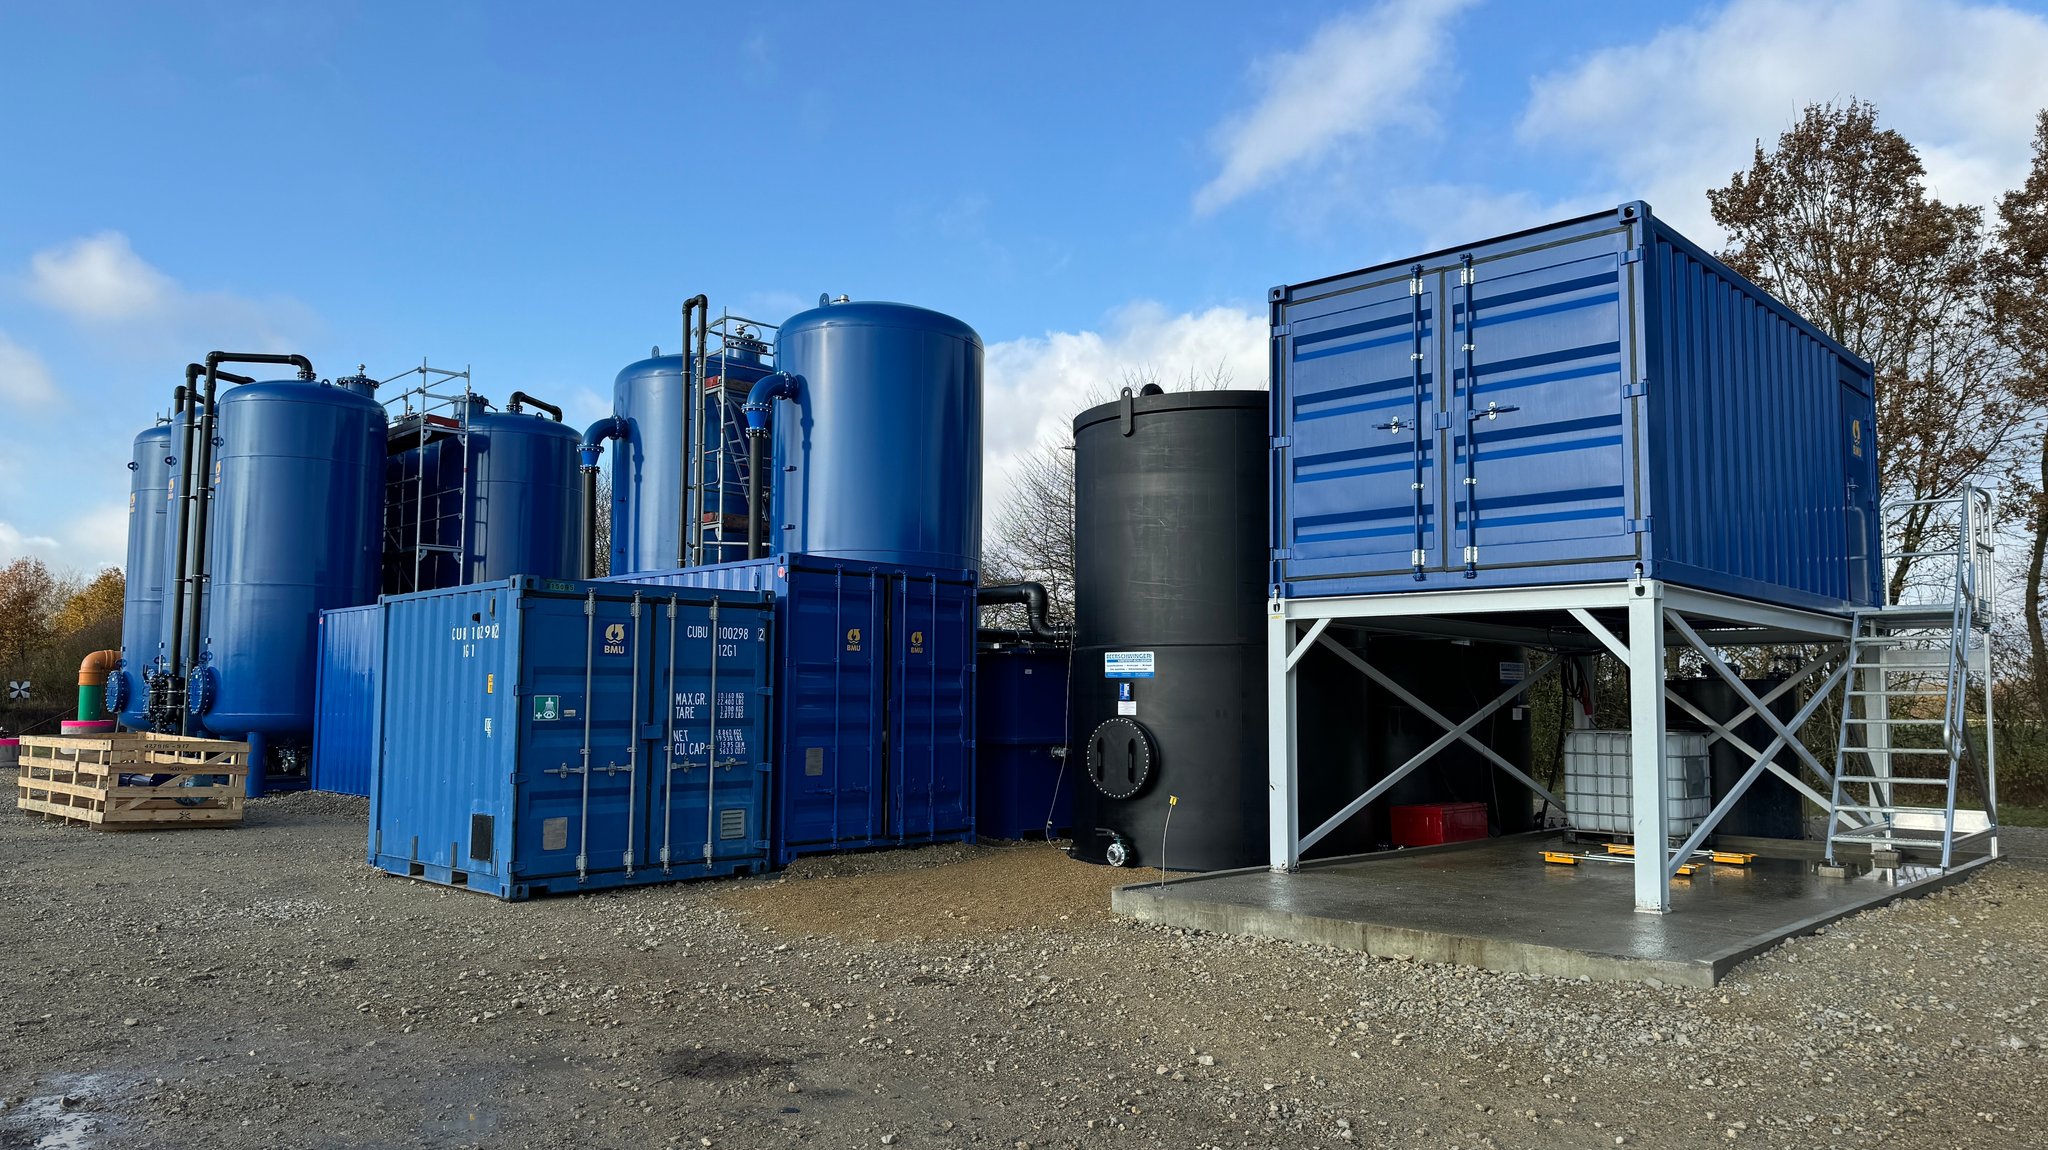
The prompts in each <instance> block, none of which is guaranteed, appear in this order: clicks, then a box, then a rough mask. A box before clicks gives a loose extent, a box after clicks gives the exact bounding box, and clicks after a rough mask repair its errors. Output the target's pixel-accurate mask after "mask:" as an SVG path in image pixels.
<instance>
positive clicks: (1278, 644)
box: [1266, 604, 1301, 871]
mask: <svg viewBox="0 0 2048 1150" xmlns="http://www.w3.org/2000/svg"><path fill="white" fill-rule="evenodd" d="M1277 608H1278V604H1275V610H1273V611H1271V612H1269V613H1268V614H1267V618H1266V790H1267V793H1266V800H1267V823H1268V827H1267V835H1268V839H1267V847H1268V861H1269V862H1270V863H1271V865H1272V867H1273V869H1274V870H1276V871H1292V870H1294V869H1295V868H1296V867H1298V866H1300V865H1301V846H1300V834H1301V802H1300V777H1301V776H1300V771H1299V769H1298V768H1299V764H1298V763H1297V762H1296V761H1295V753H1296V750H1297V747H1298V746H1299V740H1297V738H1296V737H1295V731H1296V729H1297V727H1296V722H1295V719H1296V715H1295V698H1296V691H1295V686H1294V671H1293V664H1292V662H1291V661H1290V659H1289V651H1290V649H1291V648H1292V647H1293V645H1294V624H1293V623H1290V622H1288V620H1287V616H1286V615H1285V614H1283V613H1281V612H1280V611H1279V610H1278V609H1277Z"/></svg>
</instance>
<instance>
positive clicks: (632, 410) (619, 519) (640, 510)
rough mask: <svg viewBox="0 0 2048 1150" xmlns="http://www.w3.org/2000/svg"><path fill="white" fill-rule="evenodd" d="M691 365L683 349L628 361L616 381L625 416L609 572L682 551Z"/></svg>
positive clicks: (665, 562)
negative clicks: (685, 434)
mask: <svg viewBox="0 0 2048 1150" xmlns="http://www.w3.org/2000/svg"><path fill="white" fill-rule="evenodd" d="M688 374H689V372H688V367H687V365H686V364H685V363H684V361H683V357H682V356H680V355H656V356H654V357H652V358H650V359H643V360H640V361H639V362H637V363H630V364H627V365H626V367H625V368H624V369H623V370H621V371H620V372H619V377H618V379H617V381H616V382H614V383H613V384H612V411H613V413H614V414H616V415H617V416H618V418H619V419H620V420H621V421H622V422H623V423H624V424H625V429H624V433H623V434H622V435H621V436H620V437H619V439H618V441H617V442H615V443H613V444H612V565H611V573H612V574H614V575H622V574H626V573H628V572H633V571H665V570H667V569H669V568H671V567H680V566H682V565H683V563H684V562H685V559H684V557H683V540H682V531H681V527H682V522H683V510H682V508H683V475H684V463H683V456H684V455H685V454H686V453H685V451H684V449H683V407H684V405H685V404H686V403H688V402H689V399H688V397H687V393H688V387H687V385H686V383H685V377H686V376H687V375H688Z"/></svg>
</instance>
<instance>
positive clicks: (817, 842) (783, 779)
mask: <svg viewBox="0 0 2048 1150" xmlns="http://www.w3.org/2000/svg"><path fill="white" fill-rule="evenodd" d="M628 578H629V579H630V584H629V585H633V586H644V587H650V588H652V587H677V586H681V587H718V588H729V589H743V590H755V591H771V592H773V593H774V596H775V611H776V643H777V648H776V667H777V672H776V684H777V686H776V698H775V716H776V717H775V723H776V728H775V730H776V738H775V785H774V791H775V795H774V800H775V818H774V819H773V820H772V824H773V826H772V833H773V837H774V843H775V848H774V849H775V856H774V857H775V865H777V866H782V865H785V864H787V863H788V862H789V861H790V860H791V859H793V858H795V857H797V856H798V855H803V854H817V853H822V852H827V851H839V850H856V849H862V848H867V847H881V846H905V845H910V844H915V843H929V842H946V841H951V840H954V839H971V838H972V837H973V836H974V706H973V699H974V685H973V680H974V665H975V664H974V631H975V622H976V617H977V616H976V609H975V599H974V581H973V578H972V576H971V574H970V573H967V572H943V571H934V570H930V569H924V568H909V567H895V566H889V565H884V564H873V563H858V562H854V561H852V560H843V559H828V558H821V557H816V556H804V555H784V556H777V557H773V558H769V559H758V560H754V561H751V562H744V563H726V564H720V565H717V566H711V567H692V568H686V569H683V570H679V571H665V572H658V573H641V574H636V575H633V576H630V577H628Z"/></svg>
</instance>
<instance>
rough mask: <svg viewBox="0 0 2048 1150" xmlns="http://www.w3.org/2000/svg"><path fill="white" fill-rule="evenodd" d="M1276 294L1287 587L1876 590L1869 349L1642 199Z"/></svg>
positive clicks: (1324, 590) (1743, 592)
mask: <svg viewBox="0 0 2048 1150" xmlns="http://www.w3.org/2000/svg"><path fill="white" fill-rule="evenodd" d="M1271 298H1272V323H1273V342H1272V356H1273V358H1272V434H1273V436H1274V440H1273V445H1274V446H1273V480H1272V483H1271V498H1272V501H1273V504H1272V506H1273V512H1272V516H1271V520H1270V522H1271V525H1272V545H1273V575H1272V582H1273V585H1274V586H1273V590H1274V593H1275V594H1278V595H1283V596H1287V597H1290V598H1296V597H1312V596H1329V595H1350V594H1367V593H1378V592H1402V591H1415V590H1454V589H1460V588H1472V587H1488V588H1492V587H1526V586H1535V585H1543V584H1561V583H1585V582H1599V581H1608V580H1626V579H1629V578H1631V577H1633V576H1635V575H1636V574H1638V573H1640V574H1641V575H1642V576H1643V577H1645V578H1650V579H1660V580H1665V581H1668V582H1671V583H1675V584H1678V585H1681V586H1687V587H1693V588H1697V589H1699V590H1704V591H1710V592H1719V593H1723V594H1728V595H1733V596H1738V597H1743V598H1750V599H1760V600H1765V601H1769V602H1773V603H1782V604H1786V605H1791V606H1798V607H1805V608H1811V609H1817V610H1822V611H1836V612H1839V611H1847V610H1851V609H1854V608H1857V607H1868V606H1874V605H1876V604H1878V603H1880V602H1881V588H1880V581H1881V579H1882V572H1883V563H1882V561H1881V540H1880V533H1879V530H1878V523H1877V498H1878V486H1877V443H1876V439H1875V432H1874V428H1873V420H1874V416H1875V408H1874V404H1873V400H1872V394H1873V393H1872V389H1871V369H1870V365H1869V364H1867V363H1865V362H1863V361H1862V360H1860V359H1858V358H1856V357H1855V356H1854V355H1852V354H1850V353H1849V352H1848V351H1847V350H1846V349H1845V348H1843V347H1842V346H1841V345H1840V344H1839V343H1837V342H1835V341H1834V340H1832V339H1830V338H1828V337H1827V336H1826V335H1824V334H1822V333H1821V332H1820V331H1819V330H1818V329H1817V328H1815V327H1814V326H1813V325H1812V324H1810V323H1808V322H1806V321H1805V320H1804V319H1801V318H1800V317H1799V316H1798V315H1796V314H1794V313H1793V312H1792V311H1791V309H1789V308H1787V307H1786V306H1785V305H1784V304H1782V303H1780V302H1778V301H1777V300H1776V299H1774V298H1772V297H1771V296H1769V295H1768V294H1766V293H1765V292H1764V291H1762V290H1761V289H1759V288H1758V287H1757V286H1756V285H1754V284H1752V283H1750V282H1749V281H1748V280H1745V279H1743V278H1742V277H1741V276H1739V275H1736V274H1735V273H1734V272H1733V271H1731V270H1730V269H1729V268H1728V267H1727V266H1726V265H1724V264H1722V263H1721V262H1720V261H1718V260H1716V259H1714V258H1713V257H1712V256H1710V255H1708V254H1707V253H1706V252H1705V251H1703V250H1701V249H1700V248H1699V247H1698V246H1697V245H1695V244H1693V243H1691V242H1690V241H1688V240H1686V239H1685V238H1684V237H1682V236H1680V235H1678V234H1677V233H1676V232H1674V231H1673V230H1671V228H1670V227H1669V226H1667V225H1665V224H1664V223H1663V222H1661V221H1659V220H1657V219H1655V218H1654V217H1653V216H1652V215H1651V213H1650V208H1649V206H1648V205H1647V204H1642V203H1629V204H1623V205H1621V206H1620V207H1619V208H1617V209H1615V210H1614V211H1611V212H1603V213H1600V214H1598V215H1591V216H1585V217H1582V218H1579V219H1575V220H1569V221H1566V222H1563V223H1559V224H1555V225H1551V226H1549V227H1544V228H1537V229H1534V230H1532V231H1527V232H1520V233H1517V234H1515V235H1511V236H1505V237H1502V238H1500V239H1494V240H1488V241H1485V242H1482V243H1477V244H1473V245H1471V246H1468V247H1459V248H1449V249H1446V250H1444V251H1439V252H1432V253H1430V254H1428V255H1424V256H1419V257H1416V258H1414V259H1407V260H1399V261H1395V262H1393V263H1388V264H1382V265H1379V266H1377V267H1373V268H1367V269H1365V270H1363V271H1357V272H1351V273H1348V274H1345V275H1340V276H1333V277H1330V278H1327V279H1321V280H1314V281H1310V282H1308V283H1302V284H1294V285H1290V286H1286V287H1280V288H1275V289H1273V292H1272V297H1271ZM1468 347H1469V350H1468Z"/></svg>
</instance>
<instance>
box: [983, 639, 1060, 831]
mask: <svg viewBox="0 0 2048 1150" xmlns="http://www.w3.org/2000/svg"><path fill="white" fill-rule="evenodd" d="M1072 658H1073V652H1071V651H1069V650H1067V649H1066V648H1064V647H1014V646H1013V647H996V648H991V649H985V650H983V651H981V652H980V661H979V663H978V664H977V665H976V667H975V692H974V725H975V732H976V737H975V747H974V766H975V772H974V773H975V777H974V813H975V819H974V829H975V831H976V833H978V834H979V835H980V836H981V837H983V838H996V839H1022V838H1042V837H1046V836H1047V833H1048V830H1049V831H1050V833H1051V835H1053V836H1058V835H1060V834H1063V833H1065V832H1066V830H1067V829H1068V828H1069V827H1070V826H1072V825H1073V817H1072V815H1071V813H1070V812H1071V810H1072V807H1073V803H1074V782H1075V780H1074V779H1073V778H1072V777H1070V776H1069V773H1068V772H1066V771H1065V770H1064V769H1063V768H1064V767H1065V765H1066V759H1065V758H1064V757H1063V754H1062V752H1064V751H1065V749H1066V745H1067V672H1068V668H1069V664H1070V663H1071V661H1072Z"/></svg>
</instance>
